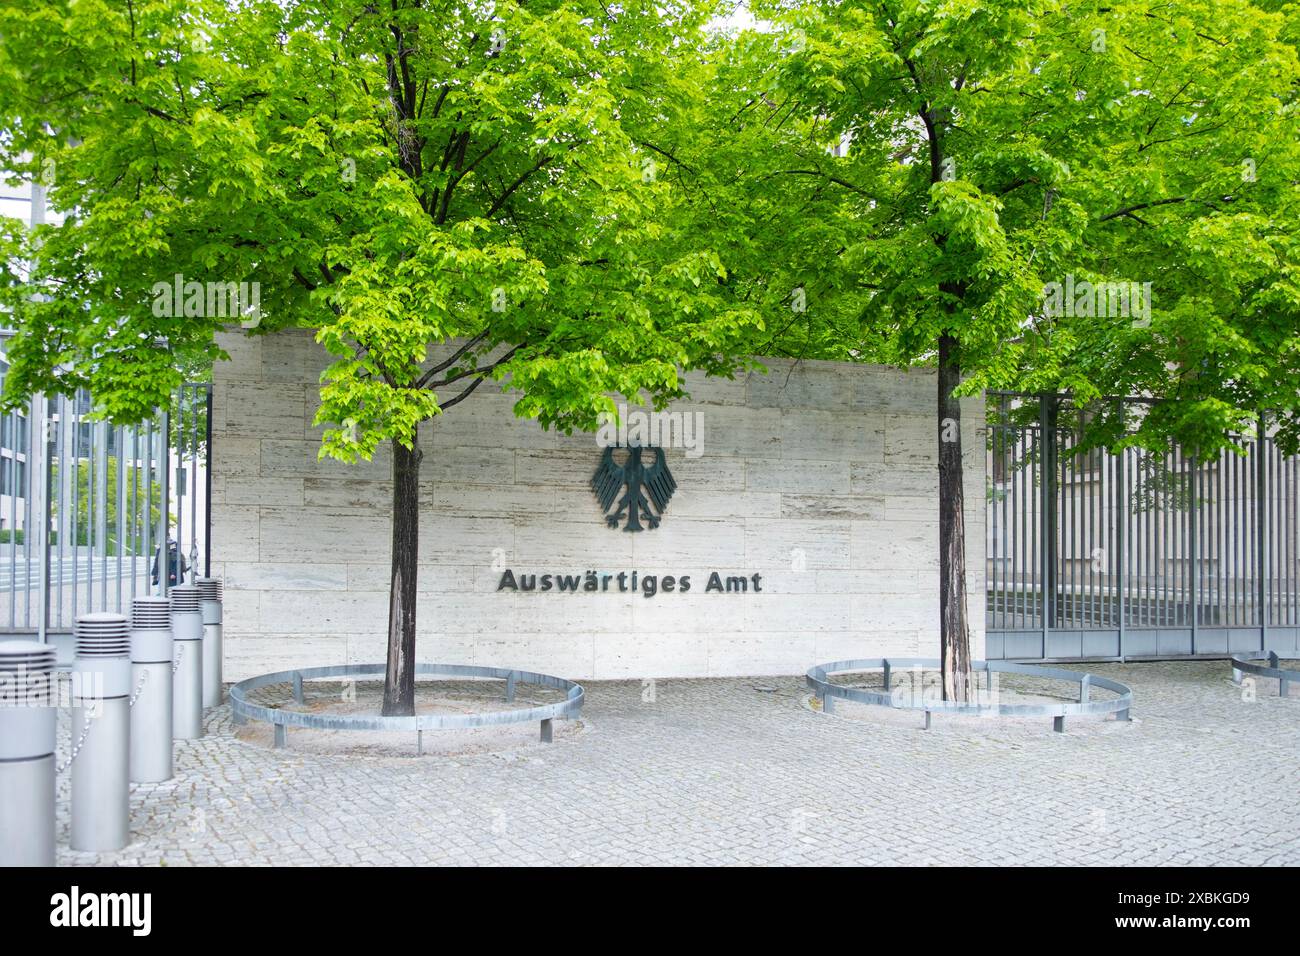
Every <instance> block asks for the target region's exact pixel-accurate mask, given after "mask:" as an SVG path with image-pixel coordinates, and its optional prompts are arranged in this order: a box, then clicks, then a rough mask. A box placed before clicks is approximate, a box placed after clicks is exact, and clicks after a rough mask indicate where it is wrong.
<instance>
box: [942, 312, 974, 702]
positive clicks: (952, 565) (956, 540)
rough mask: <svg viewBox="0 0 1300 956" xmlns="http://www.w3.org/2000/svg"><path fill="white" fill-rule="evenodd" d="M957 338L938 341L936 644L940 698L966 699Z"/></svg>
mask: <svg viewBox="0 0 1300 956" xmlns="http://www.w3.org/2000/svg"><path fill="white" fill-rule="evenodd" d="M956 349H957V340H956V339H954V338H953V337H952V336H950V335H946V334H945V335H941V336H940V337H939V403H938V408H939V642H940V664H941V670H942V673H943V699H944V700H955V701H967V700H969V699H970V698H971V668H970V626H969V621H968V619H967V613H966V523H965V517H964V516H965V496H964V494H963V488H962V450H961V402H960V401H959V400H958V399H957V398H955V397H954V396H953V391H954V390H955V389H956V388H957V386H958V385H960V384H961V363H960V360H959V359H958V358H957V356H956Z"/></svg>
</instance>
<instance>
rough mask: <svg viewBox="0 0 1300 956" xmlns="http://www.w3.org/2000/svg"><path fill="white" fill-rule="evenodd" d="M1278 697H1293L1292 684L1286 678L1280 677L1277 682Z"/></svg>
mask: <svg viewBox="0 0 1300 956" xmlns="http://www.w3.org/2000/svg"><path fill="white" fill-rule="evenodd" d="M1277 695H1278V696H1279V697H1290V696H1291V682H1290V681H1289V680H1287V679H1286V678H1285V677H1279V678H1278V681H1277Z"/></svg>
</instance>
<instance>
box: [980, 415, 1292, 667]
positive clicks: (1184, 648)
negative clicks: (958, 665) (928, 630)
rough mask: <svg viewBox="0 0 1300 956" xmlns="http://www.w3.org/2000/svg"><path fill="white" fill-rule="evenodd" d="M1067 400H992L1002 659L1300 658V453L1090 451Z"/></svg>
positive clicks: (992, 640)
mask: <svg viewBox="0 0 1300 956" xmlns="http://www.w3.org/2000/svg"><path fill="white" fill-rule="evenodd" d="M1076 417H1077V413H1076V410H1075V409H1072V408H1071V407H1070V405H1069V403H1068V400H1067V399H1064V398H1061V397H1051V396H1049V397H1040V396H1027V395H1020V394H1015V393H1007V392H1004V393H991V394H990V416H989V440H988V462H987V464H988V471H987V474H988V495H987V509H988V511H987V535H988V541H987V550H986V554H987V568H986V572H987V587H988V604H987V621H986V625H987V649H986V653H987V656H988V657H989V658H990V659H993V660H1048V661H1060V660H1077V659H1094V660H1095V659H1103V660H1106V659H1109V660H1123V659H1126V658H1182V657H1223V656H1226V655H1227V654H1228V653H1230V652H1238V651H1268V650H1272V651H1276V652H1277V653H1278V654H1280V655H1282V656H1284V657H1285V656H1295V654H1296V652H1297V651H1298V650H1300V643H1298V642H1300V600H1298V599H1297V598H1298V590H1300V587H1298V584H1297V582H1298V581H1300V554H1298V552H1300V547H1298V545H1300V534H1298V533H1297V532H1298V528H1297V502H1298V501H1300V499H1298V498H1297V493H1298V492H1300V486H1298V484H1297V482H1298V480H1300V460H1297V458H1296V457H1288V456H1284V455H1283V454H1282V453H1281V452H1280V450H1279V449H1278V448H1277V447H1276V445H1275V444H1274V443H1273V441H1272V440H1271V439H1270V438H1269V437H1268V436H1267V434H1266V433H1265V430H1263V429H1261V434H1258V435H1254V436H1239V437H1238V439H1237V445H1238V448H1239V450H1240V453H1237V452H1232V451H1228V452H1225V453H1223V454H1221V455H1219V456H1217V457H1215V458H1212V459H1208V460H1201V459H1200V458H1199V457H1198V456H1197V455H1196V454H1195V453H1194V452H1192V451H1186V450H1178V451H1176V452H1174V453H1172V454H1169V455H1155V454H1150V453H1148V452H1145V451H1143V450H1140V449H1132V448H1130V449H1126V450H1124V451H1123V452H1121V453H1119V454H1110V453H1107V452H1105V451H1103V450H1101V449H1091V450H1085V449H1084V448H1083V447H1082V445H1081V440H1080V434H1079V429H1078V428H1077V426H1076V424H1075V423H1074V420H1075V418H1076Z"/></svg>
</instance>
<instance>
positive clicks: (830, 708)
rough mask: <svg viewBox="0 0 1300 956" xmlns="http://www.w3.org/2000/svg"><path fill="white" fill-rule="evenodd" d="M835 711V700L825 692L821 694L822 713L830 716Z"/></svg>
mask: <svg viewBox="0 0 1300 956" xmlns="http://www.w3.org/2000/svg"><path fill="white" fill-rule="evenodd" d="M834 711H835V698H834V697H832V696H831V695H830V694H828V693H826V692H825V691H823V692H822V713H823V714H830V713H833V712H834Z"/></svg>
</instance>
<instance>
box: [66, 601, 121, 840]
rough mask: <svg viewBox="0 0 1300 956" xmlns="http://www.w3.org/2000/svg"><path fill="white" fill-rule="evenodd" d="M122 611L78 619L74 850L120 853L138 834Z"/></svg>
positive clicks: (74, 691) (74, 702)
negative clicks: (134, 826)
mask: <svg viewBox="0 0 1300 956" xmlns="http://www.w3.org/2000/svg"><path fill="white" fill-rule="evenodd" d="M130 627H131V626H130V624H128V623H127V619H126V616H125V615H123V614H110V613H106V612H102V611H99V612H95V613H93V614H83V615H81V616H80V617H78V618H77V621H76V639H77V656H76V658H75V659H74V660H73V662H72V753H70V754H69V755H68V759H69V760H70V761H71V762H72V799H71V801H70V802H71V804H72V828H71V838H70V840H69V842H70V843H71V845H72V848H73V849H74V850H84V851H87V852H91V853H99V852H103V851H105V850H120V849H122V847H124V846H126V845H127V843H129V842H130V839H131V782H130V754H131V703H130V699H131V637H130V634H131V630H130Z"/></svg>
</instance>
